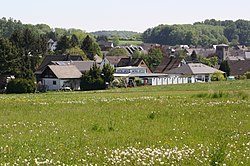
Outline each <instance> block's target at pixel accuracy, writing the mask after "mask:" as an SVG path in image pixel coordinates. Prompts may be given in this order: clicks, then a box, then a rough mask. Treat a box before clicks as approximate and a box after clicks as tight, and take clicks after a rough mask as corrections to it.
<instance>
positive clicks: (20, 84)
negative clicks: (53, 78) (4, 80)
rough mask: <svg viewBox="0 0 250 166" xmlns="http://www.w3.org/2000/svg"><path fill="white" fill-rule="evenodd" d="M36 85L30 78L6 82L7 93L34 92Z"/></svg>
mask: <svg viewBox="0 0 250 166" xmlns="http://www.w3.org/2000/svg"><path fill="white" fill-rule="evenodd" d="M35 90H36V85H35V83H34V82H33V81H32V80H26V79H22V78H19V79H13V80H11V81H9V83H8V84H7V90H6V92H7V93H34V92H35Z"/></svg>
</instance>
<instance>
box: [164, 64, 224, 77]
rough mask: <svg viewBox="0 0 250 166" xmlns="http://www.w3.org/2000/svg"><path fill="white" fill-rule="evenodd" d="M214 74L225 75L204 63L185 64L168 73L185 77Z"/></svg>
mask: <svg viewBox="0 0 250 166" xmlns="http://www.w3.org/2000/svg"><path fill="white" fill-rule="evenodd" d="M214 72H220V73H224V72H223V71H221V70H218V69H215V68H212V67H210V66H207V65H204V64H202V63H189V64H184V65H182V66H181V67H178V68H175V69H172V70H170V71H167V72H166V73H168V74H184V75H186V74H187V75H189V74H191V75H196V74H213V73H214Z"/></svg>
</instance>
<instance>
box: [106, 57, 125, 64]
mask: <svg viewBox="0 0 250 166" xmlns="http://www.w3.org/2000/svg"><path fill="white" fill-rule="evenodd" d="M127 57H128V56H106V59H107V60H108V61H109V63H110V64H112V65H117V64H118V63H119V61H120V60H121V59H122V58H127Z"/></svg>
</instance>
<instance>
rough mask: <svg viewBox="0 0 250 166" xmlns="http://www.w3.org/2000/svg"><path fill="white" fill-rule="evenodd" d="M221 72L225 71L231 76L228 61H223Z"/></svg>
mask: <svg viewBox="0 0 250 166" xmlns="http://www.w3.org/2000/svg"><path fill="white" fill-rule="evenodd" d="M219 69H220V70H221V71H224V72H225V73H226V75H227V76H230V67H229V65H228V62H227V61H223V62H221V64H220V68H219Z"/></svg>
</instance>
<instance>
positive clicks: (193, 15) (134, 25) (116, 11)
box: [0, 0, 250, 32]
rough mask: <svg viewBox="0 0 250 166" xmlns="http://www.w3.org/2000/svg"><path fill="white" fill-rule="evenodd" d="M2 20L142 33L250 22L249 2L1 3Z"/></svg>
mask: <svg viewBox="0 0 250 166" xmlns="http://www.w3.org/2000/svg"><path fill="white" fill-rule="evenodd" d="M0 2H1V3H0V4H1V9H0V17H6V18H9V17H12V18H14V19H17V20H21V21H22V22H23V23H31V24H38V23H45V24H48V25H50V26H51V27H60V28H79V29H82V30H86V31H87V32H92V31H97V30H132V31H138V32H143V31H145V30H146V29H147V28H151V27H154V26H157V25H159V24H191V23H194V22H196V21H204V20H205V19H211V18H215V19H220V20H226V19H227V20H228V19H230V20H237V19H246V20H250V13H249V12H248V11H249V9H248V8H249V6H250V1H249V0H237V1H233V0H206V1H202V0H189V1H186V0H172V1H168V0H88V1H86V0H70V1H68V0H67V1H66V0H0Z"/></svg>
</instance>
